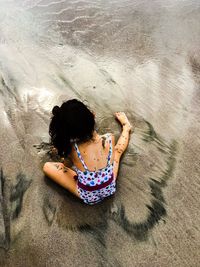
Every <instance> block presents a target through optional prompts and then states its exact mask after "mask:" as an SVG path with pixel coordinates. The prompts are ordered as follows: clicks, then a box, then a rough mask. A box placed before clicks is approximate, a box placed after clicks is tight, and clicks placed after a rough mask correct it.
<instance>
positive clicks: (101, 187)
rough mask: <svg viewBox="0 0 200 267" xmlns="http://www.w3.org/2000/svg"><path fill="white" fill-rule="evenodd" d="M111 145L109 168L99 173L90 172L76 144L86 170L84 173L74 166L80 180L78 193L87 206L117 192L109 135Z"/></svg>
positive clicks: (75, 146)
mask: <svg viewBox="0 0 200 267" xmlns="http://www.w3.org/2000/svg"><path fill="white" fill-rule="evenodd" d="M109 144H110V149H109V153H108V162H107V166H106V167H104V168H102V169H99V170H97V171H90V170H88V168H87V166H86V164H85V162H84V160H83V158H82V156H81V153H80V151H79V148H78V145H77V144H76V143H75V144H74V148H75V150H76V152H77V155H78V157H79V159H80V161H81V163H82V165H83V167H84V169H85V170H84V171H81V170H79V169H78V168H77V167H76V166H74V169H75V171H76V173H77V179H78V183H77V186H78V192H79V194H80V197H81V199H82V200H83V201H84V203H86V204H90V205H93V204H96V203H98V202H100V201H102V200H103V199H104V198H106V197H108V196H111V195H113V194H114V193H115V191H116V182H115V180H114V177H113V163H110V160H111V155H112V139H111V135H109Z"/></svg>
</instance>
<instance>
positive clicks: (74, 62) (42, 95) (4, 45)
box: [0, 0, 200, 267]
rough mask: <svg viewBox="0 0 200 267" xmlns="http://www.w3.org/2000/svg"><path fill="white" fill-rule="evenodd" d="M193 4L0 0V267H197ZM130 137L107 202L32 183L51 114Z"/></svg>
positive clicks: (198, 137) (198, 56)
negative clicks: (84, 109)
mask: <svg viewBox="0 0 200 267" xmlns="http://www.w3.org/2000/svg"><path fill="white" fill-rule="evenodd" d="M199 18H200V2H199V1H197V0H190V1H189V0H182V1H181V0H166V1H159V0H153V1H148V0H142V1H139V0H118V1H117V0H110V1H103V0H102V1H100V0H55V1H53V0H23V1H22V0H17V1H14V0H0V108H1V112H0V168H1V169H0V266H3V267H18V266H19V267H22V266H23V267H32V266H34V267H36V266H37V267H40V266H41V267H43V266H46V267H54V266H55V267H66V266H87V267H90V266H93V267H95V266H97V267H100V266H103V267H106V266H116V267H129V266H130V267H198V266H200V256H199V255H200V232H199V230H200V212H199V209H200V197H199V192H200V168H199V165H200V163H199V162H200V119H199V118H200V48H199V44H200V24H199ZM71 98H78V99H80V100H82V101H84V103H86V104H87V105H89V106H90V107H91V108H92V109H93V110H94V111H95V112H96V114H97V128H98V129H99V131H100V133H105V132H113V133H114V134H115V136H116V138H117V137H118V136H119V133H120V126H119V125H118V123H117V122H116V121H115V119H114V115H113V114H114V112H116V111H124V112H126V114H127V116H128V118H129V119H130V122H131V123H132V125H133V126H134V127H133V128H134V130H133V133H132V134H131V138H130V144H129V147H128V149H127V151H126V153H125V154H124V156H123V158H122V162H121V166H120V172H119V179H118V184H117V193H116V194H115V196H114V197H113V198H110V199H108V200H105V201H104V202H102V203H101V204H98V205H96V206H87V205H84V204H82V203H81V202H80V201H79V200H78V199H76V198H75V197H73V196H72V195H71V194H70V193H68V192H67V191H66V190H65V189H63V188H61V187H60V186H58V185H56V184H55V183H53V182H52V181H51V180H49V179H48V178H47V177H45V176H44V175H43V172H42V166H43V164H44V163H45V162H46V161H53V160H54V161H56V160H57V161H58V160H60V159H59V158H58V157H56V156H55V155H54V156H52V155H51V154H50V152H49V150H50V146H49V135H48V126H49V121H50V117H51V109H52V107H53V106H54V105H60V104H62V102H63V101H65V100H67V99H71Z"/></svg>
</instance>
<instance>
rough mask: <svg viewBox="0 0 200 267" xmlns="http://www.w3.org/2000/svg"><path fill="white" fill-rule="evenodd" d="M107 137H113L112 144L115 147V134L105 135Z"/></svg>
mask: <svg viewBox="0 0 200 267" xmlns="http://www.w3.org/2000/svg"><path fill="white" fill-rule="evenodd" d="M104 135H105V136H111V138H112V144H113V146H114V145H115V136H114V134H113V133H106V134H104Z"/></svg>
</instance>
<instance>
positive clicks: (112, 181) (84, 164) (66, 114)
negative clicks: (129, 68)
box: [43, 99, 131, 205]
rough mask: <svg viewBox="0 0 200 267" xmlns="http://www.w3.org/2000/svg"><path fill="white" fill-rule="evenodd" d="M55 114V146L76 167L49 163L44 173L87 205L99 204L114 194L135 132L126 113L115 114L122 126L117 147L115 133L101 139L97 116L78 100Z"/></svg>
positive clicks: (52, 138)
mask: <svg viewBox="0 0 200 267" xmlns="http://www.w3.org/2000/svg"><path fill="white" fill-rule="evenodd" d="M52 114H53V116H52V119H51V122H50V126H49V134H50V136H51V143H52V144H53V146H54V147H55V148H56V149H57V151H58V154H59V155H60V156H61V157H63V156H64V157H67V156H68V157H69V158H70V159H71V161H72V163H73V165H74V166H73V170H72V169H70V168H68V167H66V166H65V165H64V164H63V163H59V162H46V163H45V164H44V167H43V171H44V173H45V174H46V175H47V176H48V177H50V178H51V179H52V180H54V181H55V182H56V183H58V184H59V185H61V186H63V187H64V188H66V189H67V190H69V191H70V192H71V193H73V194H74V195H76V196H77V197H78V198H80V199H82V200H83V202H84V203H86V204H91V205H92V204H96V203H98V202H100V201H102V200H103V199H104V198H106V197H108V196H111V195H113V194H114V193H115V191H116V179H117V173H118V168H119V161H120V158H121V155H122V154H123V152H124V151H125V149H126V148H127V146H128V142H129V135H130V130H131V125H130V123H129V121H128V119H127V117H126V115H125V113H124V112H117V113H115V116H116V118H117V119H118V121H119V122H120V123H121V125H122V133H121V135H120V137H119V140H118V142H117V144H116V145H115V140H114V136H113V135H112V134H108V133H107V134H105V135H102V136H101V135H99V134H98V133H97V132H96V130H95V115H94V113H93V112H91V111H90V110H89V109H88V108H87V107H86V106H85V105H84V104H83V103H82V102H80V101H78V100H76V99H72V100H68V101H66V102H64V103H63V104H62V105H61V107H58V106H55V107H54V108H53V110H52Z"/></svg>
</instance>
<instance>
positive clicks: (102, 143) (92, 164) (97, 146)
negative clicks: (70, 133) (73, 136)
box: [70, 135, 115, 171]
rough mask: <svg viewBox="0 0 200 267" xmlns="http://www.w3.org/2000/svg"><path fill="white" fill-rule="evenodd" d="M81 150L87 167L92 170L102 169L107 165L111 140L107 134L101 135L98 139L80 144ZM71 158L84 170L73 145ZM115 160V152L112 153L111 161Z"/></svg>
mask: <svg viewBox="0 0 200 267" xmlns="http://www.w3.org/2000/svg"><path fill="white" fill-rule="evenodd" d="M114 146H115V144H114V136H112V148H114ZM78 147H79V150H80V153H81V155H82V157H83V160H84V162H85V164H86V165H87V168H88V169H89V170H91V171H95V170H98V169H102V168H104V167H105V166H106V165H107V161H108V159H107V157H108V153H109V148H110V146H109V140H108V139H107V138H106V136H105V135H102V136H99V139H98V140H97V141H88V142H85V143H82V144H79V146H78ZM70 158H71V160H72V162H73V164H74V165H75V166H76V167H77V168H78V169H80V170H81V171H84V167H83V165H82V163H81V162H80V159H79V158H78V155H77V153H76V150H75V149H74V147H72V152H71V154H70ZM113 160H114V154H112V157H111V162H113Z"/></svg>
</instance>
